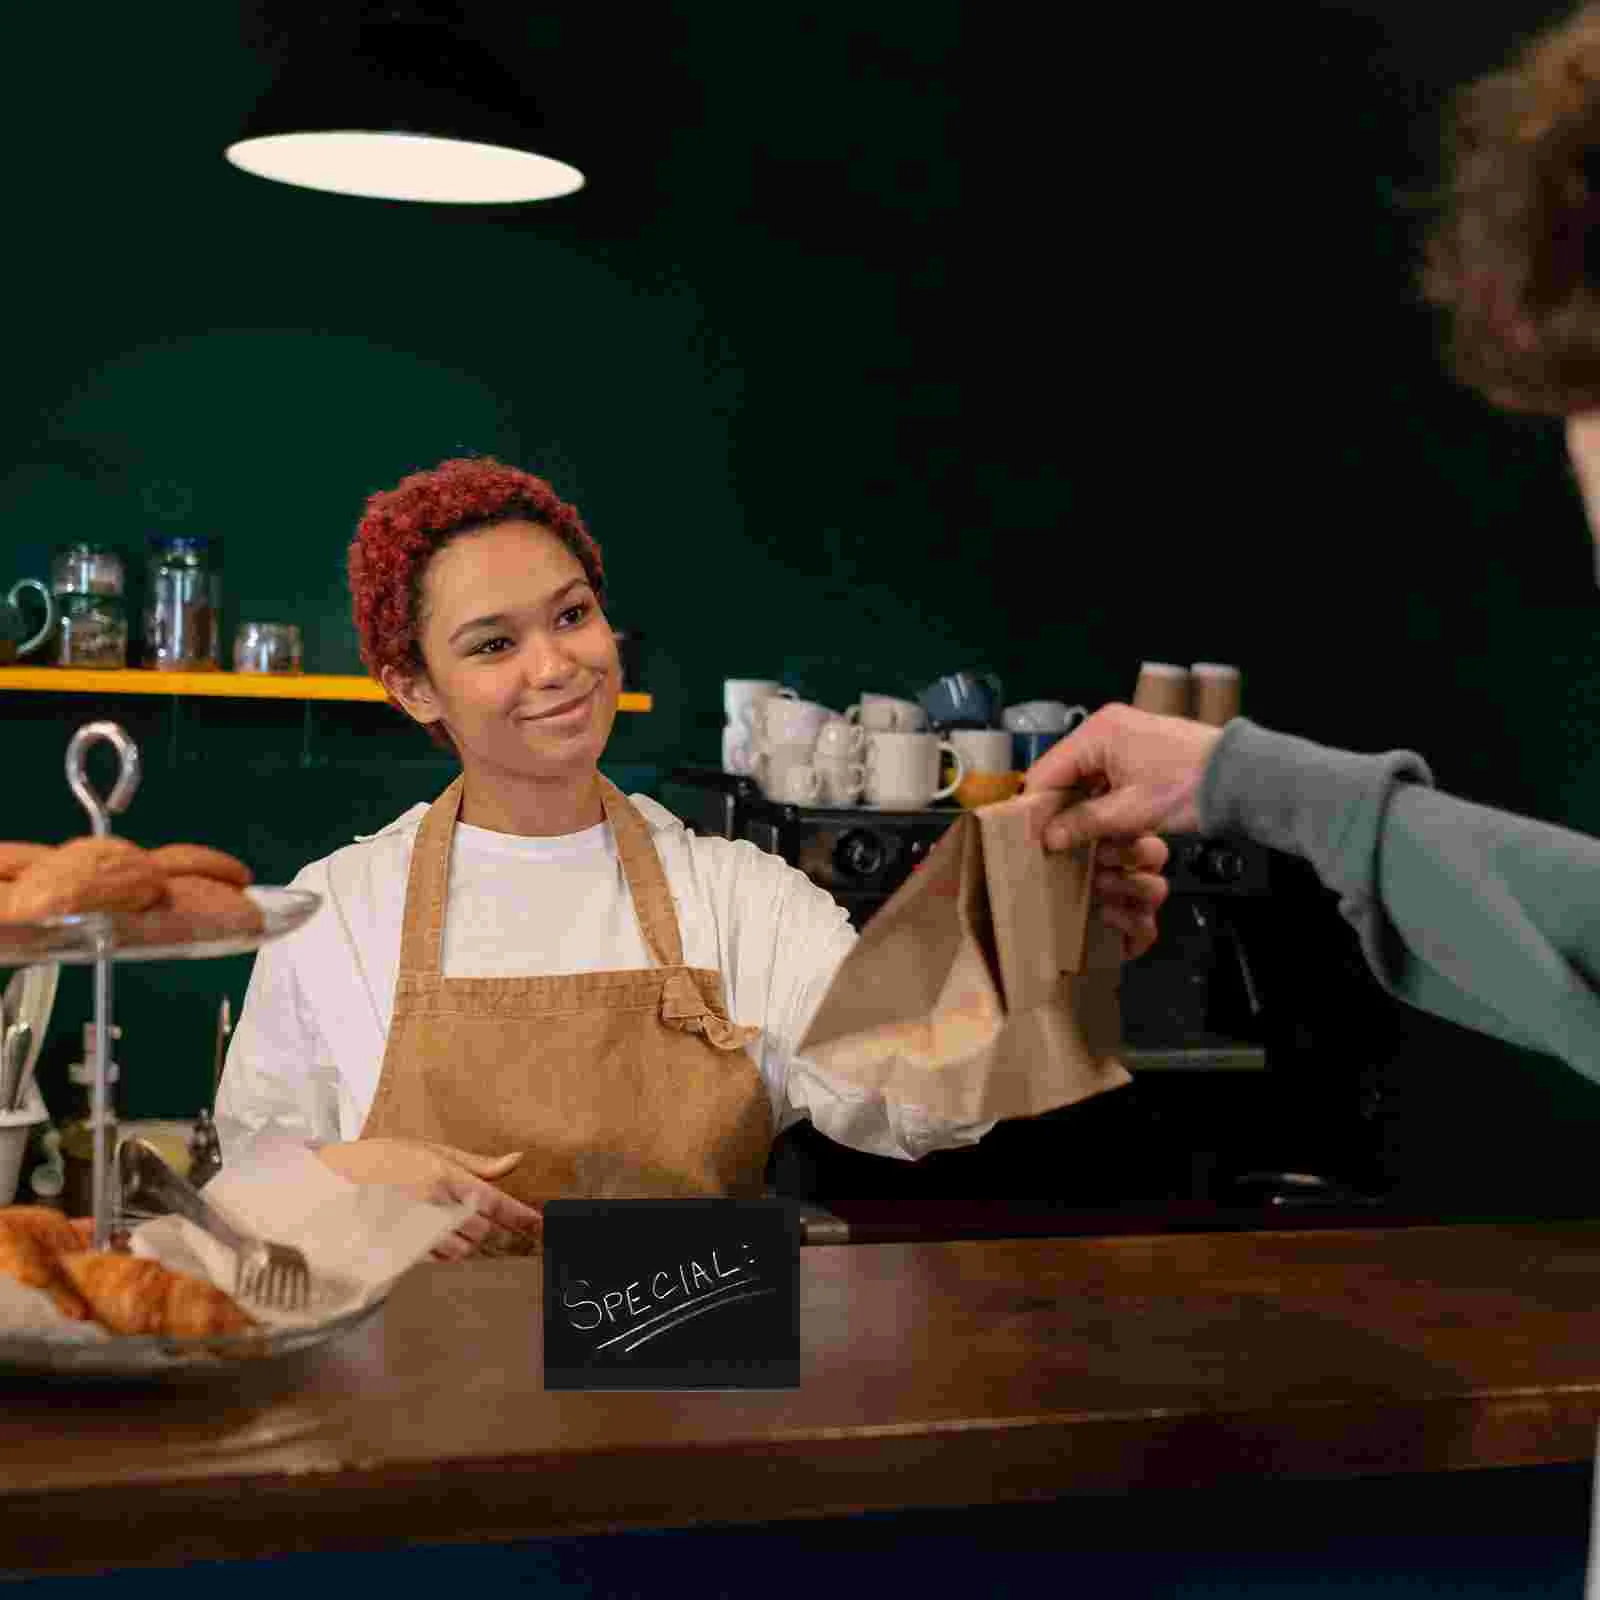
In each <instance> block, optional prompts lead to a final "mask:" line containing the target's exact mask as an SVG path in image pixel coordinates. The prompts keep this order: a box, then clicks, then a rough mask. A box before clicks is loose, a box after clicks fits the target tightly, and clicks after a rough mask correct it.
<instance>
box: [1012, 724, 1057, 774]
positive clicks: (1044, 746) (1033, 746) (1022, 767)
mask: <svg viewBox="0 0 1600 1600" xmlns="http://www.w3.org/2000/svg"><path fill="white" fill-rule="evenodd" d="M1065 738H1066V734H1064V733H1014V734H1012V735H1011V764H1012V766H1013V767H1014V768H1015V769H1016V770H1017V771H1018V772H1026V771H1027V770H1028V768H1029V767H1031V766H1032V765H1033V764H1034V762H1035V761H1037V760H1038V759H1039V757H1040V756H1042V755H1043V754H1044V753H1045V751H1046V750H1048V749H1050V748H1051V746H1052V745H1058V744H1060V743H1061V741H1062V740H1063V739H1065Z"/></svg>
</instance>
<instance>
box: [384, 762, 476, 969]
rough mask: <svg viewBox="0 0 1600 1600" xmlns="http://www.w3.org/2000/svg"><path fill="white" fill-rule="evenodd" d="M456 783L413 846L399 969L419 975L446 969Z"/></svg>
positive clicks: (424, 822)
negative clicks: (446, 926)
mask: <svg viewBox="0 0 1600 1600" xmlns="http://www.w3.org/2000/svg"><path fill="white" fill-rule="evenodd" d="M465 781H466V778H465V775H464V774H463V776H462V777H459V778H457V779H456V781H455V782H454V783H452V784H451V785H450V787H449V788H448V789H446V790H445V792H444V793H443V794H442V795H440V796H439V798H438V799H437V800H435V801H434V802H433V804H432V805H431V806H429V807H428V814H427V815H426V816H425V817H424V818H423V819H422V822H421V825H420V826H419V827H418V828H417V837H416V838H415V839H414V840H413V841H412V844H411V872H410V875H409V879H408V881H407V883H406V915H405V922H404V926H403V927H402V929H401V933H400V971H401V972H402V973H405V974H406V975H408V976H411V977H415V976H417V975H418V974H422V973H441V972H443V971H444V912H445V905H446V903H447V902H448V900H449V898H450V841H451V839H452V838H454V837H455V831H456V818H457V816H459V815H460V812H461V787H462V785H463V783H465Z"/></svg>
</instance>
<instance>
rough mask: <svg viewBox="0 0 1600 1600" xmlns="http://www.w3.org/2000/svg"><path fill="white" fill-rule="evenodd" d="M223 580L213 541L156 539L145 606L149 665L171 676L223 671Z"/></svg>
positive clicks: (153, 541) (145, 640) (146, 657)
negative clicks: (217, 564)
mask: <svg viewBox="0 0 1600 1600" xmlns="http://www.w3.org/2000/svg"><path fill="white" fill-rule="evenodd" d="M221 603H222V582H221V574H220V573H219V572H218V571H217V570H216V567H215V566H214V564H213V560H212V552H211V541H210V540H208V539H191V538H159V539H152V540H151V545H150V581H149V589H148V593H147V596H146V601H145V613H144V648H145V665H146V666H150V667H156V668H158V669H161V670H163V671H168V672H215V671H217V670H218V669H219V668H220V667H221V665H222V648H221V628H220V627H219V625H218V624H219V622H220V620H221V618H220V613H221Z"/></svg>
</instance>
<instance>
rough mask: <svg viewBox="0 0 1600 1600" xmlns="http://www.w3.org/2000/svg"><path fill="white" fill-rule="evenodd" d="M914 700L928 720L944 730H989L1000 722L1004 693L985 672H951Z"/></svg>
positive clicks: (992, 676)
mask: <svg viewBox="0 0 1600 1600" xmlns="http://www.w3.org/2000/svg"><path fill="white" fill-rule="evenodd" d="M917 698H918V699H919V700H920V701H921V702H922V709H923V710H924V711H926V712H927V713H928V720H929V721H930V722H932V723H934V724H936V725H938V726H942V727H946V728H991V727H993V726H994V725H995V724H996V723H997V722H998V721H999V720H1000V706H1001V702H1002V701H1003V700H1004V699H1005V693H1004V691H1003V690H1002V689H1001V687H1000V680H999V679H998V678H996V677H995V676H994V675H993V674H992V673H988V672H951V673H947V674H946V675H945V676H944V677H942V678H937V679H935V680H934V681H933V682H932V683H930V684H929V685H928V687H927V688H926V689H924V690H923V691H922V693H921V694H920V695H918V696H917Z"/></svg>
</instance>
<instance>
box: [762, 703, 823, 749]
mask: <svg viewBox="0 0 1600 1600" xmlns="http://www.w3.org/2000/svg"><path fill="white" fill-rule="evenodd" d="M832 715H833V712H831V711H830V710H829V709H828V708H827V707H826V706H819V705H818V704H817V703H816V702H815V701H814V700H799V699H791V698H789V697H788V696H787V695H783V696H779V695H773V696H772V697H771V698H770V699H767V700H763V701H761V702H760V705H759V709H758V710H757V712H756V747H757V748H758V749H762V750H770V749H777V748H778V747H779V746H781V745H786V744H804V745H814V744H815V743H816V742H817V735H818V734H819V733H821V732H822V725H823V723H825V722H826V721H827V720H828V719H829V718H830V717H831V716H832Z"/></svg>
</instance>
